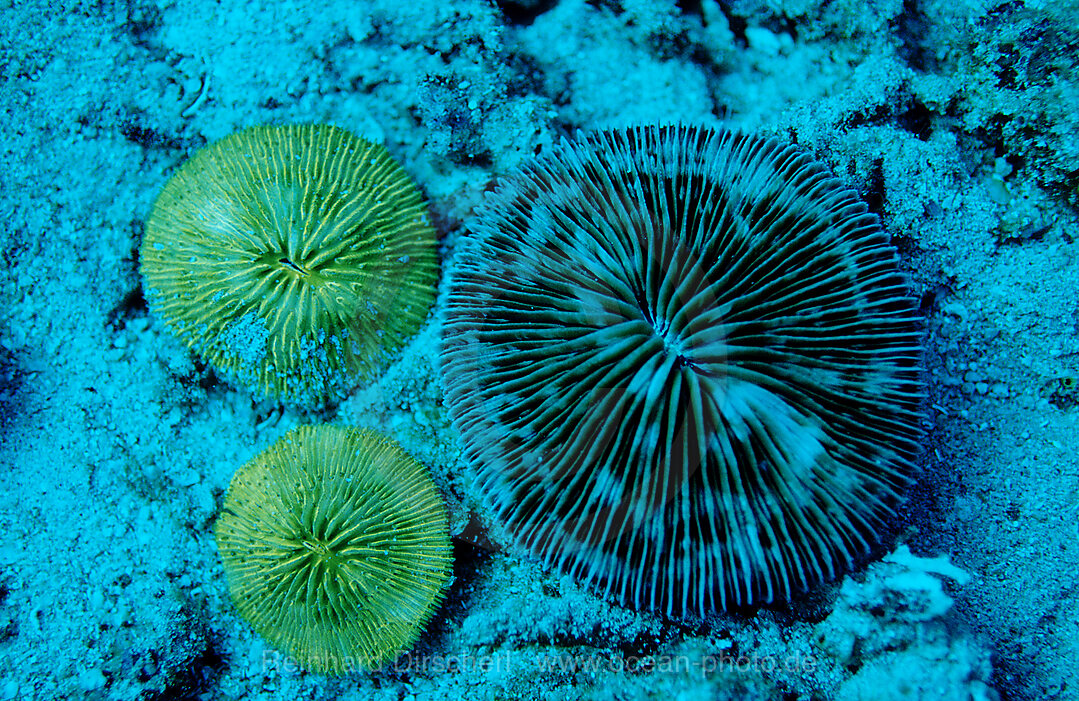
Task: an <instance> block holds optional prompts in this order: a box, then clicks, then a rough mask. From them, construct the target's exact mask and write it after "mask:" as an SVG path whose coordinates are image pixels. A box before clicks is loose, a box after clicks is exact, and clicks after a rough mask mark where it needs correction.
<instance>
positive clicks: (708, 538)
mask: <svg viewBox="0 0 1079 701" xmlns="http://www.w3.org/2000/svg"><path fill="white" fill-rule="evenodd" d="M452 270H453V271H452V273H451V274H450V279H449V282H448V296H447V302H446V310H445V320H444V321H445V323H444V330H443V347H442V353H441V362H442V371H443V384H444V391H445V397H446V404H447V407H448V409H449V412H450V415H451V417H452V418H453V420H454V422H455V424H456V426H457V427H458V429H459V430H460V432H461V436H462V440H463V444H464V448H465V454H466V457H467V458H468V460H469V461H470V463H471V464H472V465H473V466H474V468H475V470H476V471H477V476H478V480H477V484H478V489H479V491H480V492H481V493H482V495H483V497H484V498H485V499H486V501H487V502H488V504H489V505H490V507H491V509H492V510H493V512H494V514H495V518H496V520H498V521H499V522H500V523H502V524H504V525H505V526H506V528H507V531H508V532H509V533H510V534H511V536H512V537H513V538H514V539H515V540H516V543H517V545H518V546H519V547H521V548H524V549H527V550H529V551H531V552H532V553H534V554H535V555H537V556H538V557H540V558H541V559H542V560H543V561H544V562H545V563H546V564H548V565H551V566H557V567H558V568H560V569H562V570H564V571H566V572H568V573H571V574H572V575H574V576H576V577H578V578H580V579H582V580H584V581H586V582H588V583H590V584H592V585H594V586H595V587H597V588H598V589H599V590H600V591H601V592H603V593H605V594H607V595H610V596H613V597H614V598H616V599H617V600H619V601H621V602H624V603H626V604H628V605H631V606H634V607H638V608H646V609H651V610H658V611H662V612H665V613H667V614H671V615H693V614H706V613H708V612H711V611H716V610H723V609H729V608H731V607H736V606H744V605H750V604H757V603H763V602H771V601H774V600H777V599H787V598H789V597H790V596H792V594H793V593H794V592H796V591H798V590H801V589H804V588H806V587H808V586H811V585H813V584H815V583H817V582H820V581H822V580H825V579H831V578H833V577H835V576H836V574H837V573H838V572H839V571H840V570H842V569H844V568H847V567H849V566H850V565H851V564H852V563H853V562H854V561H855V560H856V559H857V558H859V557H861V556H864V555H866V554H867V553H868V551H869V550H870V548H871V547H872V545H873V544H874V543H875V542H876V541H877V539H878V538H879V534H880V532H881V529H882V528H884V527H886V525H887V524H888V522H889V519H890V518H891V517H892V516H893V515H894V508H895V506H896V504H897V502H898V500H899V499H900V498H901V495H902V493H903V491H904V489H905V488H906V487H907V486H908V484H909V483H910V481H911V480H912V478H913V474H914V472H915V464H916V460H917V457H918V453H919V441H920V438H921V434H922V431H921V423H920V422H921V405H922V401H923V387H922V380H921V373H920V358H921V336H920V319H919V317H918V314H917V312H916V308H915V304H914V302H913V300H912V298H911V296H910V294H909V292H908V287H907V282H906V279H905V277H904V276H903V275H902V274H901V273H900V272H899V269H898V260H897V255H896V252H895V250H894V248H893V247H892V246H891V245H890V243H889V241H888V237H887V235H886V234H885V233H884V232H883V231H882V230H881V228H880V226H879V224H878V221H877V218H876V217H875V216H873V215H871V214H869V213H867V210H866V206H865V205H864V204H863V203H862V202H861V201H860V200H859V199H858V198H857V196H856V195H855V194H854V193H853V192H851V191H850V190H848V189H846V188H845V187H843V186H842V185H841V183H840V182H839V181H838V180H837V179H836V178H835V177H834V176H832V175H830V174H829V173H828V172H827V170H826V169H825V168H824V167H823V166H821V165H820V164H818V163H816V162H815V161H813V160H812V159H811V158H810V157H808V156H807V155H806V154H804V153H802V152H801V151H799V150H798V149H796V148H794V147H792V146H790V145H786V144H782V143H780V142H779V141H777V140H775V139H772V138H763V137H757V136H749V135H742V134H738V133H734V132H730V131H726V130H721V129H707V128H696V127H675V126H671V127H640V128H631V129H619V130H612V131H606V132H601V133H598V134H595V135H592V136H588V137H585V138H583V139H581V140H579V141H578V142H577V143H574V144H569V145H565V146H562V147H560V148H558V149H556V150H555V151H554V152H552V153H549V154H547V155H545V156H543V157H540V158H537V159H535V160H533V161H531V162H529V163H526V164H525V165H524V166H522V167H521V168H520V169H518V170H517V171H515V172H513V173H511V174H510V175H509V176H508V177H506V178H505V179H503V181H502V182H501V183H500V185H499V186H498V187H497V189H496V190H495V191H493V192H492V193H490V194H489V196H488V198H487V199H486V201H485V203H484V205H483V207H482V208H481V209H480V210H479V211H478V213H477V215H476V218H475V221H474V222H473V223H472V224H471V226H470V231H469V233H468V234H467V235H466V236H465V237H464V238H463V239H462V241H461V242H460V243H459V245H458V246H457V250H456V252H455V258H454V263H453V266H452Z"/></svg>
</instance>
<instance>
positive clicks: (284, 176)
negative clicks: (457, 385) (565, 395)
mask: <svg viewBox="0 0 1079 701" xmlns="http://www.w3.org/2000/svg"><path fill="white" fill-rule="evenodd" d="M435 238H436V237H435V232H434V229H433V228H432V227H431V225H430V223H429V220H428V216H427V211H426V206H425V204H424V202H423V198H422V196H421V194H420V192H419V190H418V189H417V188H416V186H415V184H414V183H413V182H412V181H411V180H410V179H409V177H408V175H407V174H406V173H405V171H404V170H403V169H402V168H401V167H400V166H399V165H398V164H397V163H395V162H394V161H393V159H392V158H391V157H390V155H389V154H388V153H387V152H386V149H385V148H383V147H382V146H379V145H376V144H373V143H371V142H368V141H365V140H363V139H360V138H358V137H356V136H354V135H352V134H350V133H349V132H347V131H345V130H344V129H340V128H337V127H333V126H328V125H303V126H273V127H268V126H262V127H252V128H249V129H245V130H243V131H240V132H238V133H235V134H232V135H231V136H228V137H226V138H224V139H222V140H221V141H218V142H216V143H214V144H211V145H209V146H207V147H205V148H203V149H202V150H200V151H199V152H198V153H196V154H195V155H194V156H193V157H192V158H191V159H190V160H188V161H187V162H186V163H184V164H183V165H182V166H181V167H180V169H179V170H178V171H177V172H176V173H175V174H174V175H173V176H172V177H171V178H170V179H169V181H168V182H167V183H166V184H165V187H164V189H163V190H162V191H161V194H160V195H159V196H158V198H157V200H156V201H155V203H154V206H153V209H152V211H151V213H150V216H149V219H148V220H147V222H146V233H145V235H144V237H143V242H142V246H141V249H140V267H141V272H142V277H143V287H144V290H145V294H146V298H147V301H148V302H149V305H150V309H151V311H152V312H153V313H154V314H155V315H157V316H158V317H160V318H161V319H162V320H163V321H164V323H165V325H166V326H167V327H168V328H169V329H170V330H171V331H172V332H173V333H175V334H176V336H177V337H179V338H180V339H181V340H183V342H184V343H186V344H187V345H188V346H189V347H190V348H191V349H193V350H194V351H195V352H196V353H198V354H199V355H200V356H201V357H202V358H203V359H205V360H206V361H207V362H208V363H209V364H210V365H212V366H213V367H214V368H215V369H217V370H218V371H220V372H221V373H222V374H223V375H225V376H226V377H228V378H230V379H232V380H234V381H235V382H237V383H239V384H241V385H244V386H247V387H249V388H251V389H252V390H253V391H254V392H255V393H257V394H262V395H266V396H270V397H274V398H280V399H282V400H284V401H286V402H289V403H294V404H300V405H318V404H322V403H324V402H326V401H328V400H332V399H335V398H340V397H342V396H344V395H345V394H347V392H349V391H350V390H351V389H353V388H354V387H355V386H356V385H358V384H360V383H362V382H365V381H368V380H370V379H373V377H374V376H376V375H377V373H378V372H379V371H380V370H381V367H382V366H383V365H384V364H385V362H386V360H387V358H388V356H389V355H390V354H392V352H393V351H395V350H396V349H397V348H399V347H400V346H401V345H402V344H403V343H404V341H405V340H406V339H407V338H408V337H409V336H411V335H412V334H414V333H415V332H416V330H417V329H418V328H419V326H420V325H421V324H422V323H423V321H424V319H425V318H426V315H427V312H428V309H429V308H430V306H431V304H432V302H433V301H434V296H435V282H436V278H437V275H438V260H437V254H436V249H435V246H436V243H435Z"/></svg>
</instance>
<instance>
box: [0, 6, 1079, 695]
mask: <svg viewBox="0 0 1079 701" xmlns="http://www.w3.org/2000/svg"><path fill="white" fill-rule="evenodd" d="M1076 27H1079V9H1077V8H1076V7H1075V5H1074V3H1066V2H1036V1H1034V0H1026V1H1025V2H1024V1H1023V0H1018V1H1011V2H985V1H982V0H919V1H917V2H913V1H907V2H900V1H899V0H868V1H867V0H860V1H859V2H851V1H848V0H836V1H835V2H828V3H811V2H806V1H805V0H729V1H723V2H720V1H717V0H696V1H694V0H684V1H682V2H674V1H673V0H593V1H591V2H584V1H583V0H540V1H531V0H516V1H511V0H504V1H503V2H500V3H497V4H495V3H487V2H482V1H480V0H474V1H473V0H457V1H449V2H445V1H444V2H431V1H429V0H415V1H414V2H397V1H391V0H377V1H376V0H371V1H367V2H364V1H355V2H332V1H331V2H320V3H308V2H299V1H298V2H276V1H265V0H264V1H263V2H257V3H246V2H245V3H240V2H222V3H202V2H184V1H180V2H166V1H161V2H153V1H152V0H130V1H128V2H108V1H104V2H84V3H80V2H69V3H67V4H66V5H64V6H60V3H48V2H26V3H16V2H12V1H11V0H7V1H6V2H0V37H3V39H2V40H0V107H2V110H0V124H2V125H3V136H4V138H3V146H2V159H3V160H2V163H0V173H2V175H0V183H2V191H0V197H2V198H3V211H4V212H5V213H6V216H5V221H4V223H3V225H2V226H0V255H2V256H3V261H4V266H3V268H2V270H0V294H2V295H3V304H0V529H2V531H3V532H4V533H6V534H8V537H7V538H6V539H5V542H4V543H3V544H2V545H0V699H2V700H6V699H54V698H100V699H129V698H139V699H171V698H200V699H211V698H212V699H217V698H237V699H239V698H246V699H254V698H288V699H293V698H310V699H315V698H344V699H368V698H370V699H410V698H414V699H441V698H446V699H456V698H469V699H577V698H595V699H638V698H640V699H644V698H677V699H727V698H730V699H743V698H754V699H755V698H762V699H770V698H776V699H779V698H786V699H793V698H803V699H810V698H814V699H832V698H837V699H893V698H895V699H900V698H902V699H922V698H941V699H964V700H965V699H993V698H998V697H999V698H1004V699H1055V698H1062V699H1079V683H1077V682H1076V680H1077V679H1079V673H1077V670H1076V664H1077V661H1079V603H1077V601H1079V598H1077V597H1076V595H1075V592H1076V584H1077V582H1076V579H1077V573H1079V530H1077V524H1079V459H1077V457H1076V456H1077V454H1079V451H1077V450H1076V448H1077V441H1076V436H1077V435H1079V427H1077V417H1079V391H1077V390H1076V382H1077V378H1079V301H1077V298H1076V292H1075V290H1076V282H1077V281H1079V260H1077V258H1079V257H1077V244H1076V243H1075V239H1076V237H1077V235H1079V229H1077V227H1076V224H1077V221H1079V117H1077V116H1076V112H1075V110H1074V105H1076V104H1079V63H1077V62H1079V58H1077V55H1079V33H1077V30H1076ZM299 122H328V123H333V124H336V125H338V126H342V127H344V128H347V129H349V130H351V131H353V132H355V133H357V134H360V135H362V136H365V137H367V138H369V139H373V140H376V141H378V142H381V143H384V144H385V145H386V147H387V148H388V149H389V151H390V152H391V153H392V154H393V155H394V157H395V158H397V159H398V160H399V161H400V162H401V163H402V164H403V165H404V167H405V169H406V170H407V171H408V172H409V173H410V174H411V175H412V176H413V177H414V178H415V180H416V181H417V183H418V184H419V185H420V187H421V189H422V190H423V191H424V192H425V194H426V196H427V197H428V199H429V201H430V207H431V212H432V215H433V219H434V221H435V223H436V225H437V228H438V230H439V232H440V235H441V236H442V246H443V253H444V254H445V256H446V258H445V259H446V260H451V258H450V255H451V253H452V250H453V246H454V243H455V241H456V239H457V237H458V236H459V235H460V232H461V231H462V227H463V223H464V222H465V220H466V219H467V218H468V216H469V214H470V212H471V211H472V209H473V207H474V206H475V205H476V203H477V202H478V201H479V200H480V198H481V196H482V193H483V192H484V190H485V188H487V187H488V185H489V183H490V182H491V181H492V179H493V178H494V177H495V176H496V175H497V174H498V173H500V172H504V171H505V170H507V169H508V168H510V167H512V166H513V165H515V164H517V163H519V162H521V161H522V160H523V159H525V158H527V157H529V156H531V155H532V154H534V153H536V152H538V151H542V150H543V149H545V148H549V147H550V146H551V145H552V144H553V143H555V142H557V141H558V140H559V139H561V138H568V137H572V135H573V134H575V133H576V131H577V130H583V131H588V130H590V129H596V128H602V127H607V126H621V125H627V124H641V123H644V124H653V123H675V122H686V123H694V124H724V125H728V126H733V127H738V128H742V129H746V130H752V131H757V132H761V133H768V134H774V135H776V136H778V137H780V138H783V139H786V140H793V141H796V142H797V143H799V144H800V145H801V146H802V147H803V148H805V149H807V150H809V151H810V152H812V153H813V154H814V155H815V156H816V157H818V158H819V159H820V160H822V161H823V162H825V163H827V164H828V165H829V166H830V167H831V168H833V169H834V171H835V172H836V174H837V175H838V176H839V177H840V178H841V179H843V180H844V182H846V183H847V184H849V185H850V186H851V187H852V188H854V189H856V190H857V191H859V192H860V193H861V194H862V196H863V197H864V198H865V199H866V201H867V202H868V203H869V205H870V208H871V209H872V210H873V211H874V212H876V213H878V214H879V215H880V216H881V218H882V221H883V223H884V226H885V227H886V228H887V229H888V231H889V232H890V233H891V234H892V237H893V241H894V243H895V244H896V246H897V247H898V249H899V251H900V254H901V258H902V261H903V265H904V268H905V270H906V271H907V272H908V273H909V274H910V276H911V280H912V286H913V288H914V291H915V293H916V294H917V295H919V296H920V299H921V302H922V308H923V311H924V313H925V314H926V317H927V334H926V349H927V350H926V366H927V380H928V383H929V391H930V399H929V413H928V420H929V423H930V425H931V427H930V432H929V438H928V445H927V450H926V454H925V467H924V471H923V474H922V477H921V479H920V480H919V482H918V484H917V486H916V487H915V488H914V489H913V490H912V492H911V495H910V499H909V500H908V502H907V503H906V504H905V505H904V507H903V509H902V512H901V514H900V518H899V519H897V526H896V529H895V531H894V532H893V533H889V534H885V538H884V542H883V544H882V546H881V547H880V548H879V550H878V552H876V553H875V554H874V556H873V558H871V559H870V560H869V561H868V562H866V563H864V565H863V567H862V568H861V569H859V570H858V571H856V572H854V573H852V574H851V575H850V576H849V577H846V578H844V579H841V580H840V581H837V582H835V583H833V584H830V585H826V586H823V587H821V588H819V589H818V590H816V591H814V592H811V593H809V594H807V595H805V596H803V597H801V598H799V599H798V600H797V601H795V602H793V603H792V604H790V605H784V606H779V607H772V608H762V609H757V610H753V611H750V612H741V613H738V614H729V615H718V616H715V617H712V618H709V619H707V620H705V621H701V622H693V623H685V622H678V621H670V620H666V619H664V618H663V617H661V616H654V615H651V614H647V613H641V612H635V611H632V610H627V609H624V608H621V607H619V606H616V605H614V604H612V603H609V602H607V601H605V600H603V599H601V598H599V597H597V596H595V595H593V594H592V593H590V592H589V591H587V590H582V589H581V588H580V587H579V586H578V585H577V584H576V583H575V582H574V581H572V580H571V579H569V578H567V577H563V576H560V575H559V574H557V573H550V572H544V571H543V570H542V569H541V568H540V567H539V566H538V565H536V564H535V563H534V562H533V561H531V560H530V559H529V558H527V557H525V556H523V555H522V554H521V553H514V552H507V551H505V550H502V549H499V548H497V547H496V546H494V545H493V543H494V542H498V540H499V539H498V538H497V537H495V536H496V535H497V534H495V533H491V534H484V533H483V532H482V530H481V529H478V528H477V527H476V524H477V522H478V523H483V518H482V516H483V514H482V508H481V507H480V506H479V504H478V503H477V500H476V497H475V495H474V494H473V493H472V490H471V489H470V486H471V482H470V477H469V471H468V469H467V466H466V465H464V464H463V462H462V459H461V456H460V447H459V442H458V438H457V435H456V433H455V431H454V429H453V427H452V426H451V425H450V423H449V421H448V419H447V417H446V412H445V408H444V407H443V405H442V402H441V391H440V388H439V383H438V377H437V374H436V359H435V350H434V349H435V341H436V340H437V338H438V332H439V329H438V321H437V314H433V315H432V317H431V320H430V321H429V322H428V324H427V325H426V326H425V327H424V328H423V329H422V330H421V332H420V333H419V334H418V335H417V336H416V337H415V338H414V339H413V341H412V342H411V343H410V344H409V345H408V346H407V347H406V348H404V349H403V350H402V352H401V353H400V355H399V356H398V357H397V358H396V360H395V362H394V364H393V365H392V366H391V367H390V368H389V369H388V371H387V372H386V374H385V375H384V376H383V377H382V379H381V380H380V381H379V382H378V383H376V384H375V385H372V386H370V387H366V388H362V389H360V390H357V391H356V392H355V393H354V394H353V395H352V396H351V397H350V398H349V399H347V400H346V401H344V402H343V403H342V404H341V405H340V406H338V407H336V408H334V409H332V410H326V411H322V412H304V411H298V410H293V409H288V408H282V407H280V406H278V405H276V404H274V403H273V402H268V401H264V400H259V399H257V398H252V396H251V395H250V394H249V393H248V392H246V391H243V390H240V389H237V388H234V387H231V386H230V385H228V384H227V383H225V382H222V381H220V380H219V379H218V378H217V377H216V376H215V375H214V374H213V373H212V372H211V371H210V370H208V369H207V368H206V367H205V366H203V365H202V364H201V363H199V362H197V359H196V358H195V357H194V356H192V355H191V353H190V352H189V351H188V350H187V349H186V348H185V347H183V345H182V344H181V343H180V342H179V341H178V340H176V339H175V338H173V337H171V336H170V335H168V334H167V333H165V332H164V331H163V328H162V324H161V323H160V321H159V320H157V319H155V318H153V316H152V315H150V314H149V313H148V311H147V309H146V305H145V302H144V301H143V296H142V291H141V284H140V280H139V277H138V273H137V250H138V246H139V242H140V238H141V235H142V228H143V222H144V221H145V218H146V215H147V213H148V211H149V208H150V205H151V203H152V202H153V198H154V196H155V195H156V193H157V192H158V191H159V190H160V188H161V186H162V185H163V184H164V182H165V180H166V179H167V177H168V175H169V174H170V173H171V172H172V171H173V170H174V169H175V167H176V166H177V165H178V164H180V163H181V162H182V161H183V160H184V159H185V158H187V157H188V156H189V155H190V154H191V153H193V152H194V151H195V150H196V149H198V148H199V147H201V146H203V145H205V144H206V143H208V142H211V141H213V140H216V139H218V138H221V137H223V136H225V135H227V134H229V133H232V132H234V131H236V130H237V129H239V128H242V127H244V126H248V125H252V124H266V123H299ZM318 421H334V422H340V423H347V424H354V425H362V426H370V427H373V428H377V429H378V430H380V431H382V432H384V433H387V434H388V435H390V436H392V437H393V438H395V439H396V440H398V441H399V442H400V443H401V444H402V445H404V446H405V448H406V449H408V450H409V451H410V452H411V453H412V454H413V455H415V456H416V457H417V458H418V459H420V460H421V461H423V462H424V463H425V464H426V465H428V466H429V467H430V468H431V471H432V473H433V476H434V478H435V481H436V483H437V484H438V485H439V487H440V489H441V490H442V492H443V494H444V495H445V496H446V499H447V502H448V504H449V507H450V513H451V530H452V533H453V535H454V538H455V540H454V544H455V557H456V564H455V568H454V577H455V578H454V583H453V585H452V586H451V588H450V590H449V594H448V596H447V599H446V601H445V603H444V605H443V607H442V609H441V610H440V611H439V613H438V614H437V615H436V617H435V618H434V620H433V622H432V624H431V625H430V626H429V627H428V629H427V631H426V632H425V633H424V635H423V637H422V638H421V639H420V642H419V644H418V645H417V646H416V648H415V649H414V650H412V651H410V652H409V653H407V654H406V655H405V656H403V657H402V658H401V659H399V660H398V661H397V662H396V663H395V664H393V665H391V666H389V667H387V668H385V669H383V670H381V671H378V672H374V673H356V674H352V675H346V676H343V677H327V676H323V675H318V674H312V673H309V672H307V671H305V670H303V669H302V668H300V667H299V665H297V664H296V662H295V661H294V660H291V659H289V658H287V657H286V656H284V655H282V654H281V653H280V652H278V651H276V650H274V649H273V648H271V647H269V646H268V645H266V644H265V643H264V642H263V641H262V640H261V639H260V638H259V637H258V636H257V635H256V634H255V633H254V632H253V631H252V630H251V629H250V627H249V626H248V625H247V624H246V623H245V622H244V621H243V620H241V619H240V618H239V617H238V616H237V614H236V612H235V609H234V608H233V607H232V605H231V603H230V601H229V599H228V595H227V593H226V591H225V588H224V584H223V576H222V570H221V565H220V562H219V560H218V557H217V551H216V546H215V544H214V539H213V537H212V526H213V522H214V519H215V516H216V514H217V511H218V509H219V508H220V504H221V501H222V498H223V493H224V490H225V488H226V487H227V485H228V481H229V479H230V477H231V475H232V473H233V472H234V471H235V469H236V468H237V467H238V466H239V465H241V464H243V463H244V462H245V461H247V460H248V459H250V458H251V457H252V456H253V455H254V454H255V453H256V452H258V451H259V450H261V449H262V448H264V447H265V446H267V445H269V444H270V443H271V442H272V441H274V440H275V439H276V438H277V437H279V436H280V435H281V434H282V433H284V432H285V431H286V430H288V429H289V428H290V427H292V426H295V425H298V424H302V423H313V422H318ZM473 513H477V514H479V518H478V521H477V520H474V519H473V516H472V514H473ZM487 535H490V536H492V538H491V539H488V538H487Z"/></svg>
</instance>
